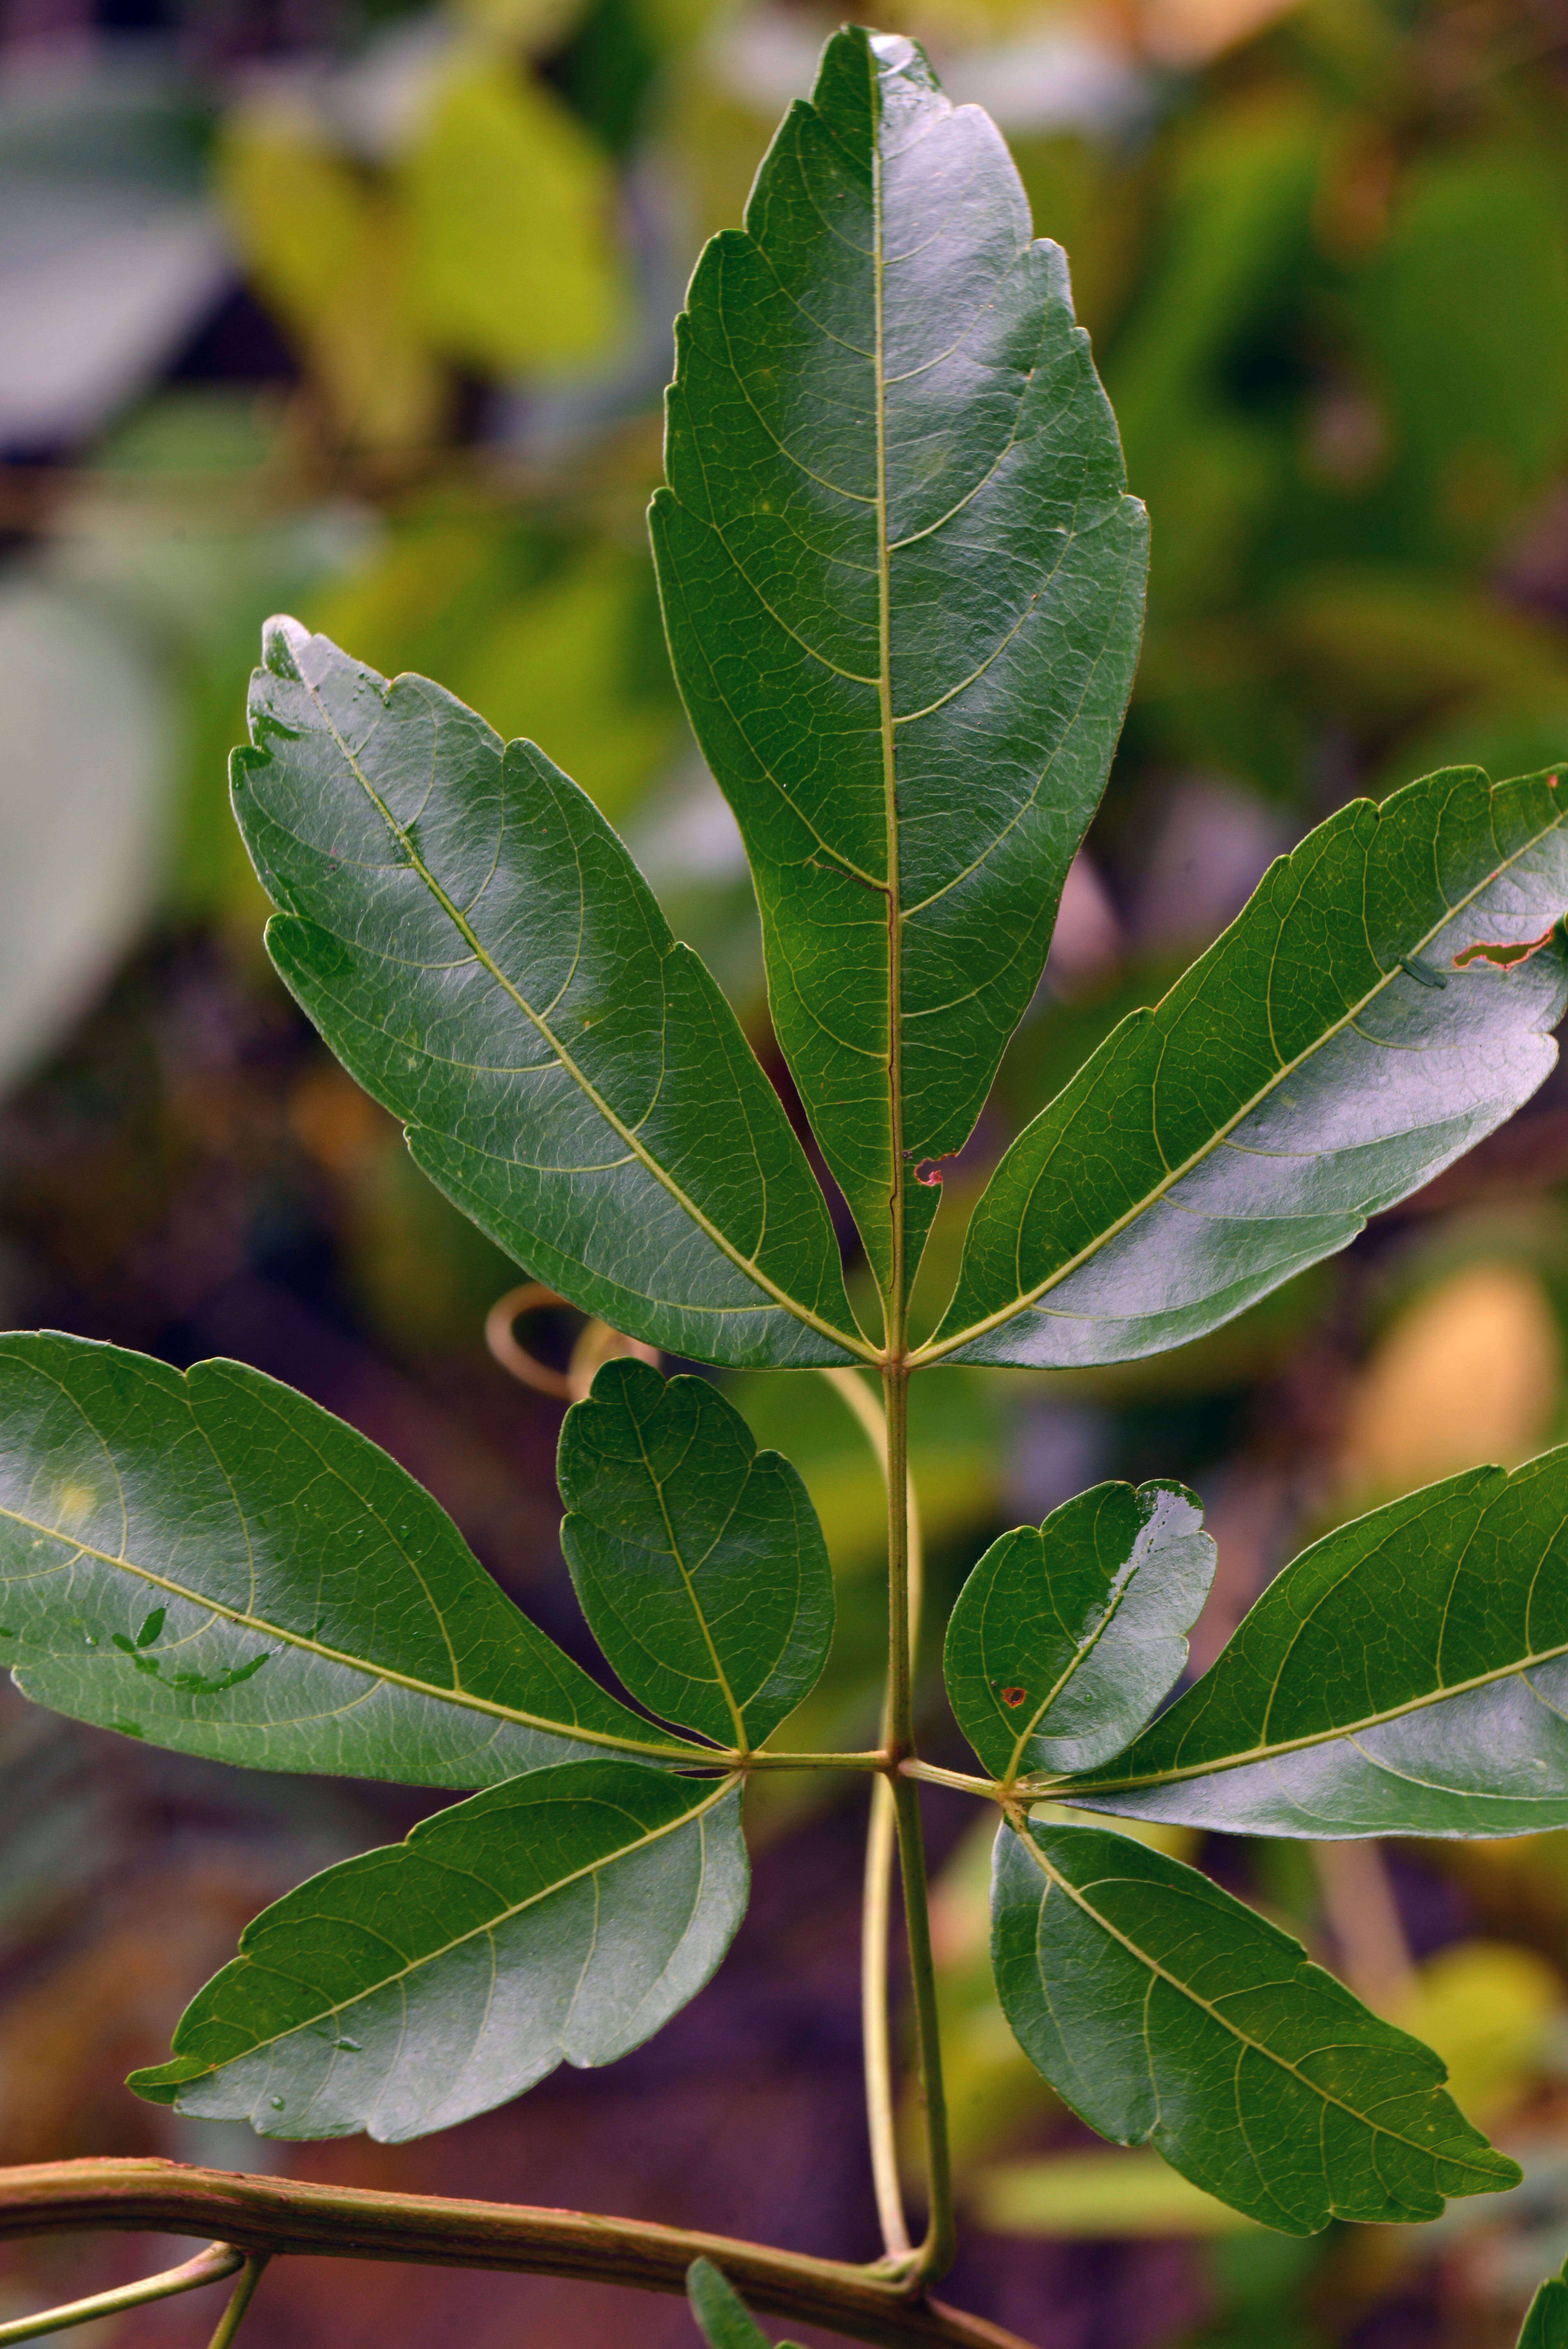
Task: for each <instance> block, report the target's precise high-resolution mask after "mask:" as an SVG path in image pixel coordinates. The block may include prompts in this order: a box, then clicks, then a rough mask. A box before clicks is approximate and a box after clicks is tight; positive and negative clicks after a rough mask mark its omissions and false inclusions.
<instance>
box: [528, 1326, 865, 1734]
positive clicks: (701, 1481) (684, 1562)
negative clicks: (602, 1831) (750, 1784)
mask: <svg viewBox="0 0 1568 2349" xmlns="http://www.w3.org/2000/svg"><path fill="white" fill-rule="evenodd" d="M558 1473H559V1475H560V1481H561V1497H562V1501H564V1503H565V1504H566V1508H567V1511H568V1515H567V1517H566V1522H565V1524H564V1525H563V1526H562V1529H561V1546H562V1549H563V1550H564V1551H565V1553H566V1562H567V1564H568V1566H569V1567H570V1568H571V1569H572V1578H573V1582H575V1584H576V1586H577V1594H578V1597H579V1598H580V1599H582V1601H583V1613H584V1614H585V1615H586V1616H587V1618H588V1620H589V1623H590V1625H591V1626H592V1628H593V1636H594V1638H595V1639H596V1640H598V1642H599V1645H600V1646H601V1647H602V1648H603V1651H604V1653H605V1655H606V1656H607V1657H608V1658H609V1660H610V1662H611V1663H612V1664H613V1665H614V1669H615V1671H617V1672H618V1673H619V1674H620V1676H621V1679H622V1680H623V1682H624V1683H625V1685H626V1687H627V1688H629V1689H630V1690H631V1692H632V1694H633V1695H634V1697H636V1698H638V1699H639V1700H640V1701H641V1702H643V1703H644V1704H645V1705H646V1706H648V1708H649V1710H650V1711H651V1712H654V1713H663V1715H664V1716H665V1719H666V1720H667V1721H676V1722H679V1723H682V1725H683V1726H684V1727H686V1728H687V1729H696V1730H699V1731H700V1732H701V1733H702V1734H703V1735H704V1736H707V1737H711V1738H713V1739H714V1740H715V1741H716V1743H717V1744H721V1745H733V1746H744V1747H749V1746H756V1745H760V1744H761V1743H762V1741H763V1739H764V1738H765V1737H766V1736H767V1735H768V1734H769V1731H771V1730H773V1729H776V1728H777V1727H778V1725H779V1722H781V1721H782V1720H783V1718H784V1716H785V1714H786V1713H791V1712H793V1710H794V1708H795V1706H796V1705H798V1704H799V1702H800V1700H801V1698H802V1697H805V1696H808V1695H809V1694H810V1691H811V1689H812V1687H813V1686H814V1685H815V1682H816V1680H817V1676H818V1674H819V1673H820V1671H821V1669H822V1666H823V1664H824V1662H825V1661H826V1660H827V1654H828V1646H829V1642H830V1640H831V1638H832V1635H833V1578H832V1574H831V1572H830V1568H829V1565H828V1551H827V1545H826V1544H825V1542H824V1541H823V1539H822V1529H821V1527H820V1525H819V1524H818V1522H817V1513H816V1511H815V1509H813V1507H812V1506H811V1503H810V1496H809V1495H808V1494H807V1491H806V1487H805V1486H804V1485H803V1484H802V1483H801V1481H800V1478H799V1474H798V1472H797V1471H796V1470H795V1469H794V1468H792V1467H791V1466H790V1464H789V1462H788V1461H787V1460H785V1459H783V1458H782V1457H781V1456H780V1455H779V1454H778V1453H777V1452H761V1453H759V1452H758V1449H757V1445H756V1443H755V1440H754V1439H753V1437H752V1433H751V1431H750V1429H749V1428H748V1426H747V1424H746V1422H745V1420H744V1419H742V1417H741V1415H740V1413H738V1411H737V1410H736V1408H735V1405H734V1404H733V1403H732V1402H727V1401H726V1399H725V1398H724V1396H723V1395H721V1394H720V1393H719V1392H718V1390H717V1387H715V1386H713V1385H712V1384H711V1383H710V1382H709V1381H707V1379H694V1378H680V1379H671V1380H670V1381H668V1382H667V1384H666V1382H665V1381H664V1380H663V1379H661V1378H660V1377H659V1375H658V1372H657V1371H653V1370H650V1369H649V1368H648V1366H647V1364H646V1363H645V1362H634V1361H614V1362H606V1363H605V1365H604V1367H603V1370H602V1371H600V1372H599V1375H598V1377H597V1378H596V1379H595V1380H594V1381H593V1394H592V1396H591V1397H590V1399H589V1401H588V1402H580V1403H577V1404H575V1405H573V1409H572V1410H571V1411H570V1412H568V1413H567V1415H566V1422H565V1424H564V1426H563V1427H562V1432H561V1454H560V1463H559V1472H558Z"/></svg>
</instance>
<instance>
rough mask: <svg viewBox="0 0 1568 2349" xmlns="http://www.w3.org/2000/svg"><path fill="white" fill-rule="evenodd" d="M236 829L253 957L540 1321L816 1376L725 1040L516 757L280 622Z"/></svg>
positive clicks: (814, 1296)
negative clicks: (248, 871)
mask: <svg viewBox="0 0 1568 2349" xmlns="http://www.w3.org/2000/svg"><path fill="white" fill-rule="evenodd" d="M251 722H252V730H253V734H254V737H255V743H256V747H255V748H254V749H253V750H242V751H241V752H240V753H239V754H238V755H237V757H236V760H235V762H234V805H235V810H236V812H237V814H238V816H239V820H240V825H241V829H242V831H243V833H244V835H245V840H246V843H247V845H248V846H249V848H250V851H251V854H252V856H253V858H254V860H255V864H256V869H257V871H258V872H259V873H260V874H261V876H262V879H263V883H264V884H265V885H266V888H267V891H268V894H269V895H271V897H272V899H273V903H274V904H275V905H277V906H278V907H279V908H280V909H281V910H280V917H279V919H278V920H276V921H274V922H273V923H272V924H271V925H270V926H269V927H268V932H267V943H268V947H269V949H270V951H271V953H272V956H273V961H274V962H275V963H276V964H277V967H278V969H279V970H280V972H281V973H282V975H283V977H284V980H285V981H286V982H287V984H288V986H289V987H290V988H292V989H293V991H294V994H295V995H296V996H297V997H298V999H299V1000H300V1002H301V1003H302V1004H303V1005H304V1009H305V1010H306V1011H307V1012H308V1013H309V1014H310V1016H311V1018H312V1019H314V1020H315V1023H316V1025H317V1027H318V1028H320V1030H322V1033H323V1034H324V1035H325V1038H326V1040H327V1041H328V1042H329V1043H330V1044H331V1045H332V1047H333V1049H334V1050H335V1052H336V1053H337V1055H338V1057H339V1059H340V1060H342V1061H344V1062H345V1064H346V1066H347V1067H348V1068H349V1069H350V1070H351V1071H353V1073H354V1075H355V1076H356V1077H357V1078H358V1079H359V1081H360V1082H361V1084H363V1085H364V1086H365V1088H366V1091H367V1092H371V1093H374V1094H375V1096H376V1098H377V1100H378V1101H380V1102H383V1103H384V1104H385V1106H386V1107H387V1109H389V1110H391V1111H392V1112H394V1114H395V1115H397V1116H398V1117H401V1118H402V1119H403V1120H404V1121H405V1123H407V1128H408V1146H409V1148H410V1150H411V1151H412V1152H413V1154H414V1156H415V1158H416V1159H417V1160H418V1163H419V1164H420V1165H421V1166H422V1167H423V1168H424V1169H425V1172H426V1173H427V1174H429V1175H430V1176H432V1177H433V1179H434V1180H435V1181H436V1182H437V1183H438V1184H439V1185H440V1186H441V1188H442V1190H444V1191H445V1192H447V1194H448V1195H449V1196H450V1197H451V1198H453V1199H455V1200H456V1201H457V1203H458V1205H459V1206H461V1207H464V1208H466V1209H467V1211H468V1213H469V1215H471V1216H473V1218H474V1220H475V1222H476V1223H478V1224H479V1225H480V1226H481V1228H482V1229H483V1230H485V1231H486V1232H488V1233H489V1234H490V1237H491V1238H492V1239H494V1240H495V1241H497V1242H498V1243H499V1245H500V1247H504V1248H506V1249H507V1250H508V1251H509V1253H511V1255H513V1256H515V1257H516V1258H517V1259H518V1261H519V1263H520V1264H522V1265H525V1266H526V1267H527V1268H528V1269H529V1270H530V1271H531V1272H534V1273H536V1274H537V1275H538V1276H539V1277H540V1278H541V1279H542V1280H547V1281H549V1282H550V1283H551V1284H552V1286H553V1287H554V1288H558V1289H559V1290H560V1291H561V1292H562V1295H563V1296H566V1297H569V1298H571V1299H572V1300H573V1303H574V1304H578V1305H581V1306H582V1307H583V1309H584V1310H585V1311H587V1312H590V1313H596V1314H600V1315H602V1316H603V1318H604V1319H606V1320H608V1321H609V1322H611V1324H612V1325H613V1326H614V1328H616V1329H621V1330H629V1331H631V1332H632V1333H633V1334H634V1336H638V1337H642V1338H646V1339H648V1340H650V1341H651V1342H652V1343H653V1344H655V1345H659V1346H667V1347H669V1348H671V1349H672V1350H675V1351H677V1352H680V1353H683V1354H688V1355H694V1356H696V1358H697V1359H699V1360H703V1361H722V1362H733V1363H773V1364H782V1363H794V1364H800V1363H808V1362H832V1361H847V1360H849V1359H851V1354H850V1351H849V1349H850V1348H851V1346H854V1345H856V1344H857V1343H858V1342H859V1341H858V1340H854V1339H853V1338H852V1337H845V1336H841V1334H840V1332H841V1331H852V1330H853V1326H854V1325H853V1322H852V1320H851V1315H850V1309H849V1306H848V1303H847V1301H846V1299H845V1297H844V1289H843V1277H842V1274H841V1270H840V1267H839V1253H838V1247H837V1243H836V1242H835V1240H834V1237H833V1233H832V1227H831V1226H830V1223H829V1220H828V1213H827V1209H826V1206H824V1204H823V1201H822V1195H821V1193H820V1191H819V1189H818V1188H817V1185H816V1184H815V1183H814V1182H813V1181H812V1178H811V1174H810V1169H809V1168H808V1166H807V1164H806V1159H805V1155H804V1153H803V1152H802V1151H801V1148H800V1145H799V1143H798V1142H797V1141H796V1139H795V1137H794V1135H793V1133H791V1132H790V1129H789V1121H788V1119H787V1118H786V1117H785V1114H784V1112H783V1109H782V1107H781V1106H780V1104H779V1097H778V1095H777V1094H776V1093H775V1092H774V1091H773V1089H772V1087H771V1086H770V1085H769V1082H768V1080H767V1078H766V1077H765V1076H764V1075H763V1073H762V1071H761V1070H760V1069H759V1068H758V1064H757V1062H756V1061H755V1060H754V1059H753V1057H752V1054H751V1051H750V1050H749V1048H748V1045H747V1043H746V1040H745V1039H744V1037H743V1036H742V1035H741V1033H740V1030H739V1028H738V1025H737V1024H736V1019H735V1015H734V1013H733V1012H732V1011H731V1010H730V1009H729V1007H728V1005H727V1003H726V1001H725V999H724V998H723V996H722V995H721V994H720V993H719V991H718V989H717V987H716V986H715V985H714V983H713V981H712V979H711V978H709V977H708V975H707V971H706V970H705V969H704V968H703V966H702V964H701V963H700V962H699V961H698V959H697V957H696V956H695V955H694V954H693V953H692V952H691V950H690V948H689V947H683V946H680V945H679V944H677V942H676V940H675V939H674V938H673V937H672V936H670V933H669V930H668V927H667V926H666V925H665V920H664V918H663V916H662V915H661V914H660V913H659V910H658V907H657V906H656V905H655V903H654V900H653V897H652V896H651V895H650V894H649V891H648V888H647V885H646V884H645V882H644V881H643V880H642V878H641V876H640V874H638V873H637V870H636V868H635V866H634V864H632V861H631V859H630V858H629V857H628V855H627V854H626V852H625V850H624V848H623V847H622V845H621V843H620V842H619V840H618V839H617V838H616V837H615V834H614V833H613V832H612V831H611V830H610V828H609V826H608V825H607V824H606V823H605V822H604V820H603V817H602V816H601V815H600V814H599V813H598V812H597V810H596V809H595V808H594V807H593V803H592V802H591V801H589V800H587V799H586V798H584V796H583V793H582V792H580V791H579V790H578V789H577V787H576V785H575V784H573V783H572V782H569V781H567V779H566V777H565V776H564V775H562V773H561V772H560V771H559V770H558V769H557V768H555V767H552V765H551V763H550V761H549V760H548V759H546V758H543V757H542V755H541V754H540V752H539V751H538V750H535V749H534V748H533V746H532V745H531V743H526V742H514V743H512V744H511V745H510V746H503V744H502V743H501V741H500V738H499V737H498V736H497V735H496V734H495V733H493V732H492V731H491V730H490V727H488V726H487V725H486V724H485V723H484V721H483V719H480V718H477V717H476V716H475V715H474V713H473V711H472V710H470V709H465V708H464V707H463V705H462V703H461V702H459V701H454V700H453V698H452V697H451V696H450V694H448V693H443V692H442V690H441V689H440V688H439V687H438V686H434V685H431V684H429V683H428V681H427V680H426V679H425V678H416V677H405V678H399V679H397V682H396V683H394V684H392V685H387V682H386V681H385V679H384V678H379V677H377V675H376V674H375V672H374V671H373V670H370V669H366V668H364V667H360V665H359V664H358V663H357V662H356V661H352V660H349V659H347V658H346V657H345V655H344V654H342V653H340V652H339V651H338V650H337V649H336V647H335V646H333V645H331V644H329V643H328V642H327V641H326V639H325V637H322V636H308V635H307V634H306V632H305V631H304V629H303V628H300V627H298V626H295V624H294V623H293V622H291V621H279V622H276V623H274V624H273V626H271V628H270V629H269V632H268V635H267V639H266V666H265V667H263V668H260V669H258V670H257V671H256V673H255V678H254V680H253V688H252V705H251Z"/></svg>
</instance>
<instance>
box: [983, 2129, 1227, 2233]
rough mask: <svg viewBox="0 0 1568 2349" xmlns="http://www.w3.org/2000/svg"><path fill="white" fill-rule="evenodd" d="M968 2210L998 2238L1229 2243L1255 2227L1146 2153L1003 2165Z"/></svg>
mask: <svg viewBox="0 0 1568 2349" xmlns="http://www.w3.org/2000/svg"><path fill="white" fill-rule="evenodd" d="M969 2202H970V2209H971V2211H972V2213H973V2216H974V2217H975V2220H976V2221H977V2223H978V2224H979V2225H980V2226H982V2227H987V2228H989V2229H990V2230H991V2231H992V2232H993V2233H994V2234H998V2235H1057V2236H1075V2235H1230V2234H1235V2233H1237V2232H1239V2231H1240V2230H1242V2229H1243V2228H1251V2227H1253V2226H1255V2225H1256V2223H1257V2222H1256V2220H1253V2219H1246V2218H1243V2216H1242V2214H1241V2212H1240V2211H1239V2210H1233V2209H1230V2207H1229V2206H1228V2204H1226V2203H1223V2202H1217V2201H1216V2200H1215V2199H1214V2197H1213V2196H1212V2194H1205V2193H1204V2191H1203V2189H1202V2187H1201V2186H1194V2185H1192V2184H1191V2182H1190V2181H1189V2180H1188V2179H1187V2178H1183V2177H1181V2175H1180V2173H1179V2172H1178V2171H1176V2170H1174V2169H1171V2168H1167V2167H1166V2165H1165V2163H1164V2162H1163V2161H1161V2158H1160V2156H1159V2155H1158V2154H1157V2153H1155V2152H1154V2151H1153V2150H1152V2149H1149V2150H1145V2149H1143V2148H1137V2149H1134V2150H1132V2151H1130V2152H1127V2153H1071V2154H1058V2155H1056V2156H1052V2157H1049V2158H1046V2159H1044V2160H1040V2161H1007V2162H998V2163H997V2164H996V2165H995V2168H990V2169H985V2170H982V2171H981V2172H980V2173H979V2175H978V2176H977V2177H976V2178H975V2180H974V2181H973V2184H972V2186H971V2188H970V2197H969Z"/></svg>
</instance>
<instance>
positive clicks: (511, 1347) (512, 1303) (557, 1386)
mask: <svg viewBox="0 0 1568 2349" xmlns="http://www.w3.org/2000/svg"><path fill="white" fill-rule="evenodd" d="M552 1306H564V1307H565V1308H566V1309H567V1311H568V1312H571V1311H572V1310H573V1307H572V1305H571V1304H570V1302H569V1300H568V1299H566V1298H564V1297H562V1296H559V1295H558V1294H557V1293H556V1291H555V1290H554V1289H553V1288H546V1287H545V1285H544V1283H543V1281H542V1280H525V1281H523V1282H522V1283H521V1285H520V1286H519V1287H518V1288H509V1289H508V1290H507V1292H506V1295H505V1296H504V1297H498V1298H497V1299H496V1301H495V1303H494V1304H493V1305H492V1306H491V1307H490V1311H489V1312H488V1313H487V1314H486V1316H485V1343H486V1345H487V1346H488V1347H489V1348H490V1352H491V1353H492V1354H493V1355H494V1357H495V1359H496V1361H498V1362H499V1363H500V1366H501V1368H502V1370H503V1371H511V1375H512V1377H513V1378H514V1379H521V1381H522V1383H523V1385H524V1386H526V1387H532V1388H533V1390H534V1392H536V1393H537V1394H547V1395H553V1396H555V1397H556V1398H557V1399H558V1400H559V1401H561V1402H582V1401H583V1396H584V1395H585V1394H586V1393H587V1392H588V1390H589V1388H590V1387H591V1386H592V1385H593V1376H594V1373H595V1371H597V1370H598V1369H599V1367H600V1365H601V1363H603V1362H608V1361H614V1358H615V1357H616V1356H617V1355H620V1354H634V1355H635V1356H636V1358H637V1360H638V1361H640V1362H651V1363H652V1365H653V1367H654V1369H655V1371H656V1370H657V1369H658V1367H659V1362H660V1355H659V1351H658V1349H657V1347H655V1346H646V1345H645V1344H644V1343H643V1341H642V1340H641V1339H640V1338H628V1337H625V1336H624V1334H623V1333H622V1332H621V1331H620V1330H612V1329H611V1327H610V1325H609V1323H608V1322H607V1321H596V1320H587V1321H585V1322H584V1323H583V1328H582V1329H581V1330H580V1331H579V1332H578V1335H577V1339H576V1341H575V1343H574V1344H573V1349H572V1352H571V1356H570V1358H569V1359H568V1361H567V1364H566V1368H565V1369H564V1370H563V1371H558V1370H556V1369H555V1368H554V1367H553V1366H552V1364H551V1363H549V1362H544V1361H541V1360H540V1358H539V1356H538V1355H537V1354H533V1353H530V1351H529V1350H528V1348H527V1347H526V1346H525V1345H523V1344H522V1342H521V1340H520V1339H519V1337H518V1334H517V1328H516V1325H517V1323H518V1322H519V1321H520V1320H521V1319H522V1317H523V1315H524V1314H525V1313H540V1312H543V1311H545V1310H547V1309H549V1308H550V1307H552Z"/></svg>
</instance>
